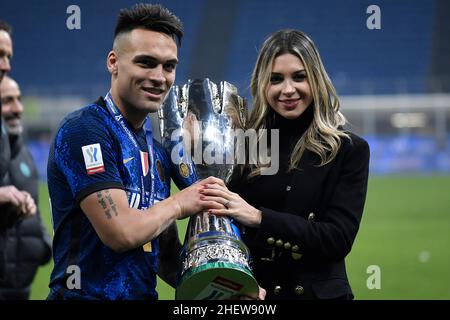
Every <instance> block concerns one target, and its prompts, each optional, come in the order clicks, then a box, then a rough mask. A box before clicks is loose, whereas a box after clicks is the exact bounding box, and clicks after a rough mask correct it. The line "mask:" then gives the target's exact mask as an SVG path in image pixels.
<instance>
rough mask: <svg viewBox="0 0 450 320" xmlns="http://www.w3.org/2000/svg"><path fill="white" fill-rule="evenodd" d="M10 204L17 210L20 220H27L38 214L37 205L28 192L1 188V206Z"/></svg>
mask: <svg viewBox="0 0 450 320" xmlns="http://www.w3.org/2000/svg"><path fill="white" fill-rule="evenodd" d="M7 203H10V204H11V205H13V206H14V207H15V208H16V214H17V216H18V217H19V218H27V217H29V216H32V215H34V214H36V209H37V208H36V203H35V202H34V200H33V198H32V197H31V195H30V194H29V193H28V192H26V191H20V190H17V188H16V187H14V186H6V187H0V204H7Z"/></svg>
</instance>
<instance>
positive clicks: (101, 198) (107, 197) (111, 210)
mask: <svg viewBox="0 0 450 320" xmlns="http://www.w3.org/2000/svg"><path fill="white" fill-rule="evenodd" d="M104 193H105V194H103V191H99V192H97V201H98V203H99V204H100V205H101V207H102V208H103V210H105V215H106V217H107V218H108V219H111V218H112V217H113V215H114V216H118V215H119V212H118V211H117V207H116V204H115V203H114V201H113V199H112V197H111V193H110V192H109V191H108V190H106V191H105V192H104ZM108 205H109V206H108Z"/></svg>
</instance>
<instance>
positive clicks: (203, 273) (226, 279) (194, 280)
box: [175, 262, 259, 300]
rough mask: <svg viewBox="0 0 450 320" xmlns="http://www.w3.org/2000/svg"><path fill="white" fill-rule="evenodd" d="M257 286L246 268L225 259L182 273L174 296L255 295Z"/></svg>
mask: <svg viewBox="0 0 450 320" xmlns="http://www.w3.org/2000/svg"><path fill="white" fill-rule="evenodd" d="M258 294H259V286H258V283H257V282H256V280H255V278H254V277H253V276H252V275H251V274H250V272H249V271H247V270H245V269H244V268H242V267H241V266H239V265H237V264H234V263H229V262H209V263H207V264H205V265H202V266H199V267H196V268H192V269H191V270H189V271H188V272H187V273H186V274H184V275H183V277H182V279H181V281H180V282H179V285H178V287H177V289H176V293H175V299H176V300H226V299H230V298H232V297H233V296H247V297H248V298H250V299H256V298H257V297H258Z"/></svg>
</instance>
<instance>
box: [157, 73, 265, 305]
mask: <svg viewBox="0 0 450 320" xmlns="http://www.w3.org/2000/svg"><path fill="white" fill-rule="evenodd" d="M246 115H247V112H246V109H245V103H244V99H242V98H241V97H240V96H238V94H237V90H236V88H235V87H234V86H233V85H231V84H230V83H228V82H225V81H222V82H221V83H220V87H218V86H217V85H216V84H215V83H214V82H212V81H210V80H209V79H200V80H189V81H188V83H187V84H185V85H184V86H182V87H178V86H175V87H173V88H172V90H171V92H170V94H169V95H168V97H167V99H166V101H165V102H164V104H163V106H162V108H161V109H160V111H159V112H158V116H159V121H160V130H161V137H162V144H163V146H164V148H165V149H166V150H167V152H168V154H170V155H171V161H172V165H173V167H174V168H175V169H178V170H172V172H174V177H173V178H174V181H175V183H176V184H177V185H178V187H181V188H182V187H186V186H189V185H191V184H192V183H195V182H196V181H198V180H199V179H204V178H206V177H209V176H215V177H218V178H220V179H222V180H224V181H225V182H226V181H227V180H228V179H229V178H230V176H231V174H232V171H233V168H234V165H235V161H234V159H235V155H236V152H237V150H236V149H237V148H239V144H237V143H236V136H235V135H234V130H235V129H243V128H244V125H245V121H246ZM230 159H231V160H233V161H230ZM180 261H181V263H180V264H181V270H180V271H179V274H178V281H177V288H176V293H175V298H176V299H177V300H224V299H230V298H233V297H236V296H246V297H249V298H252V299H256V298H257V297H258V293H259V287H258V283H257V282H256V280H255V278H254V277H253V275H252V271H251V267H250V261H251V258H250V252H249V250H248V248H247V246H246V245H245V244H244V242H243V241H242V240H241V235H240V232H239V229H238V228H237V227H236V225H235V224H234V223H233V220H232V219H231V218H229V217H225V216H220V217H219V216H215V215H210V214H208V213H207V212H200V213H198V214H196V215H194V216H192V217H191V218H190V220H189V224H188V228H187V232H186V237H185V240H184V245H183V248H182V250H181V252H180Z"/></svg>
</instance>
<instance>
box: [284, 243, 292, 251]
mask: <svg viewBox="0 0 450 320" xmlns="http://www.w3.org/2000/svg"><path fill="white" fill-rule="evenodd" d="M284 248H285V249H286V250H289V249H290V248H291V244H290V243H289V242H286V243H285V244H284Z"/></svg>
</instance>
